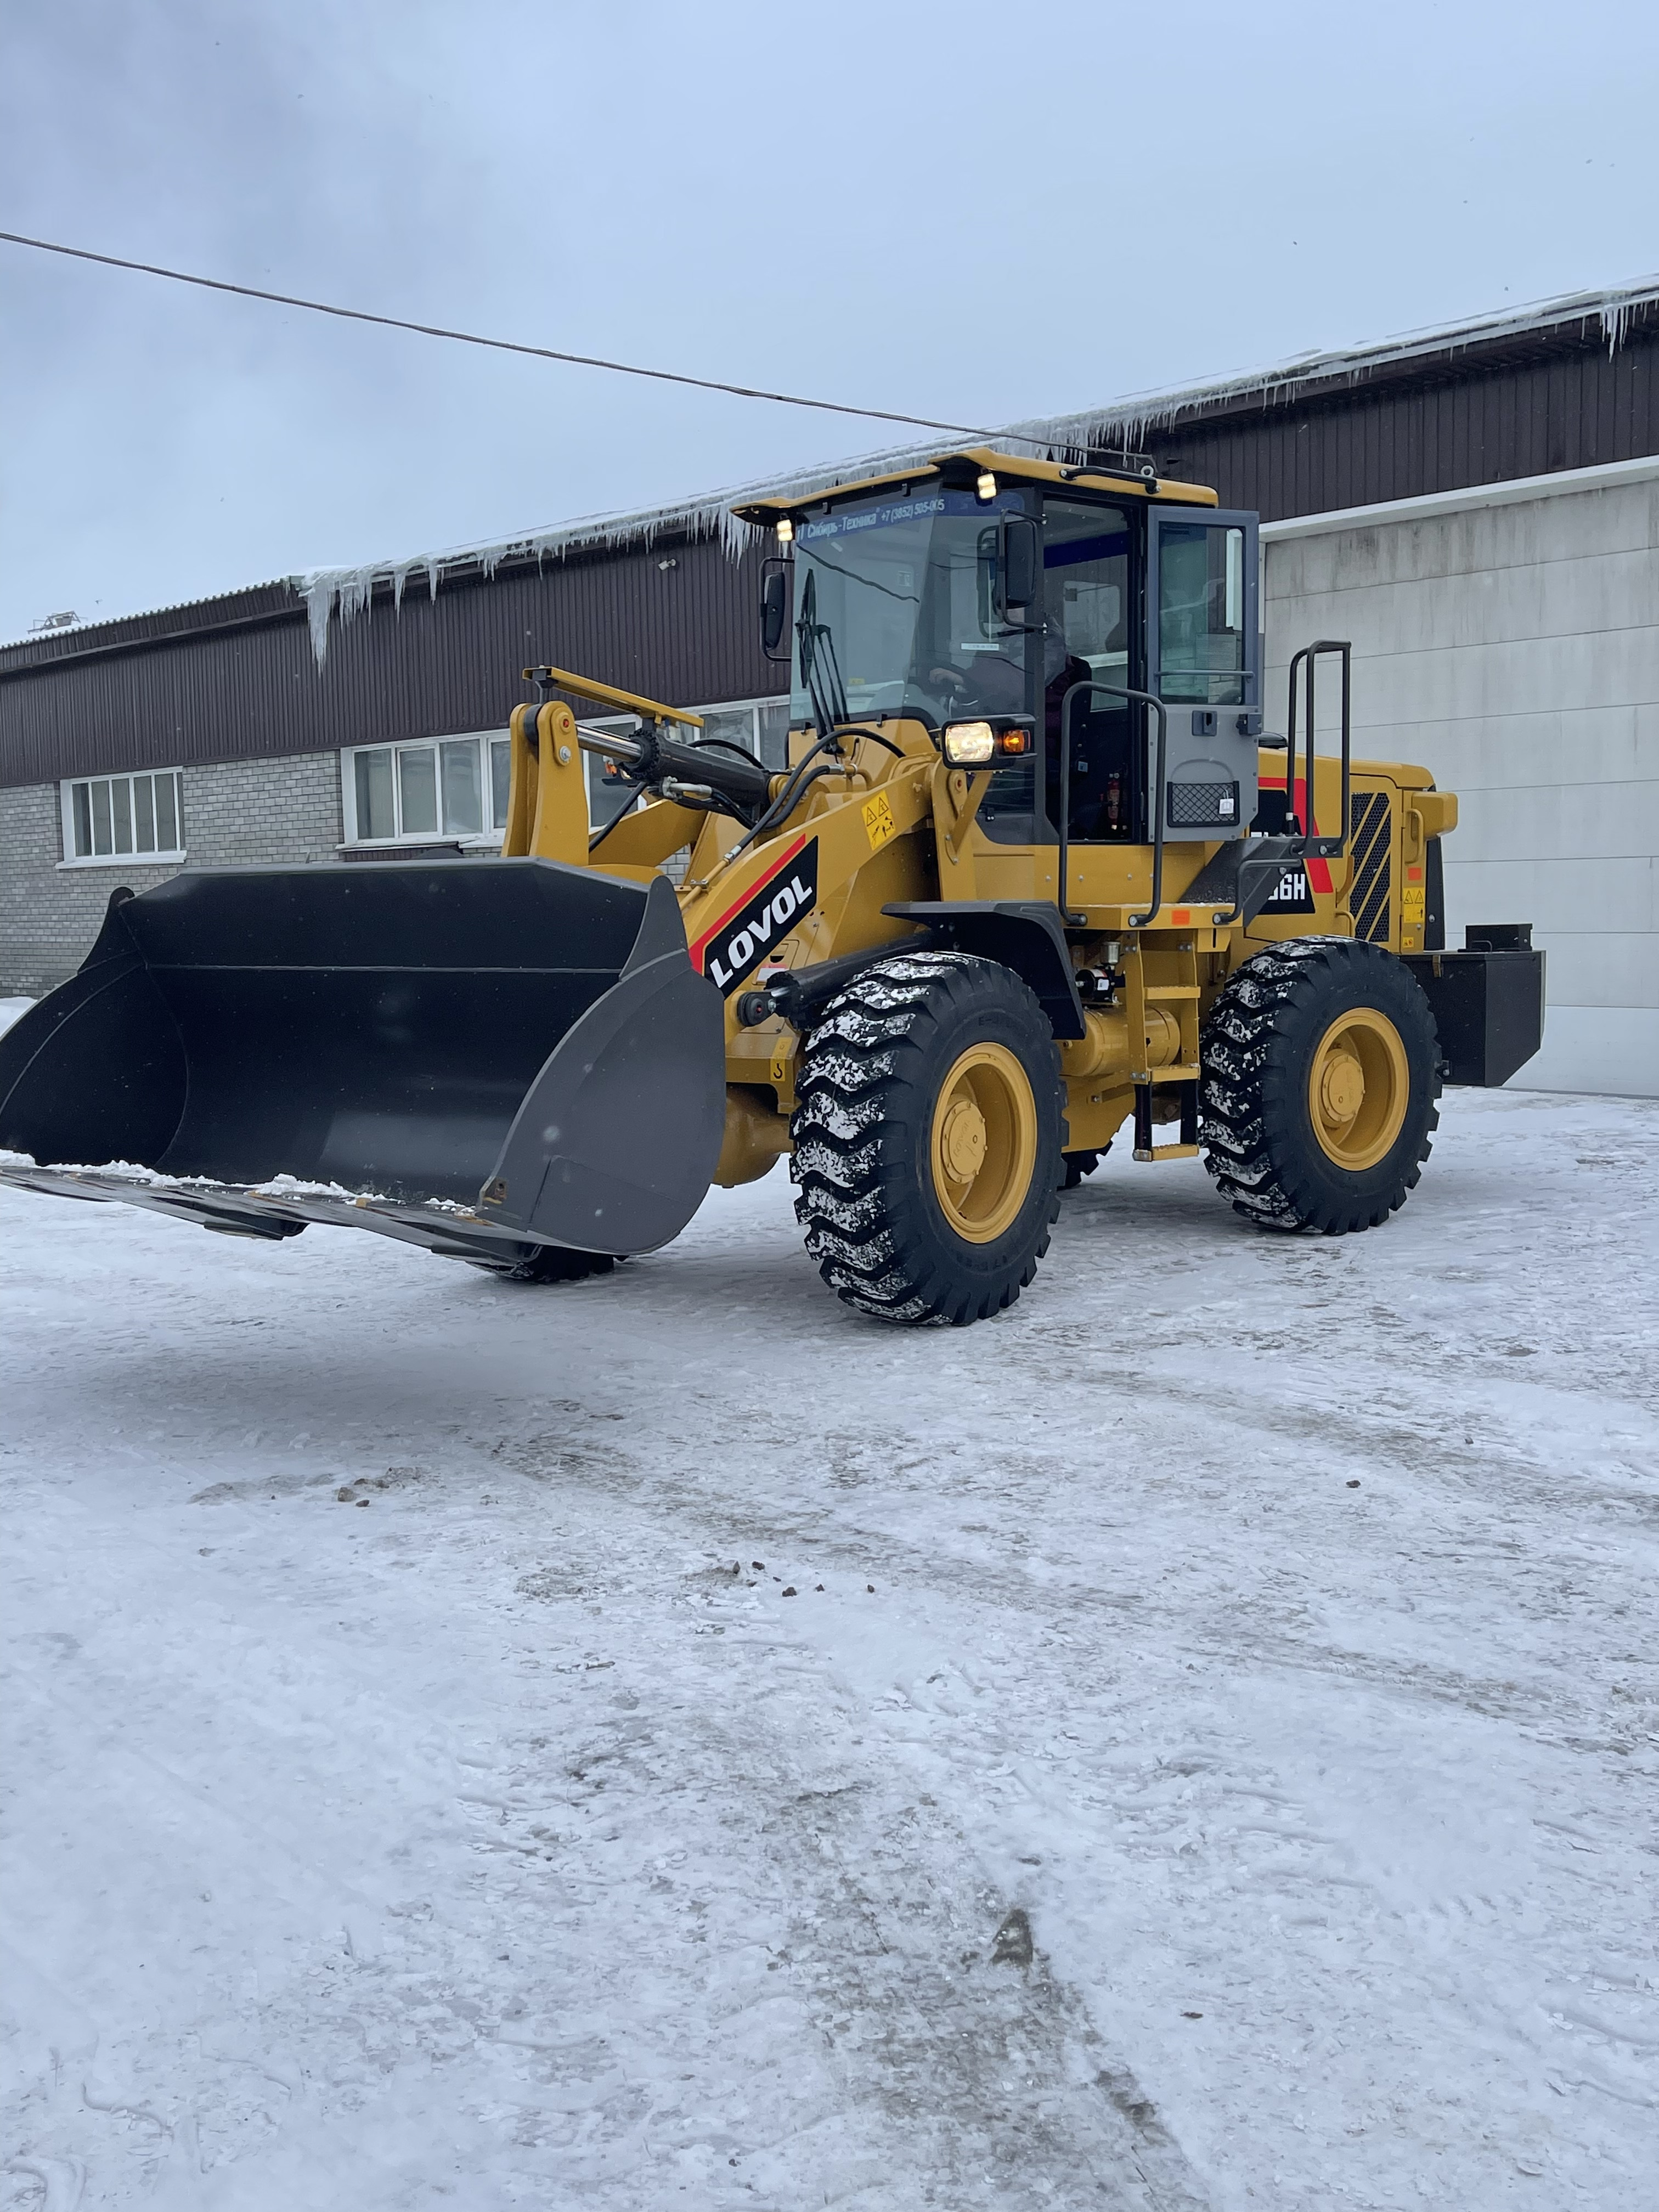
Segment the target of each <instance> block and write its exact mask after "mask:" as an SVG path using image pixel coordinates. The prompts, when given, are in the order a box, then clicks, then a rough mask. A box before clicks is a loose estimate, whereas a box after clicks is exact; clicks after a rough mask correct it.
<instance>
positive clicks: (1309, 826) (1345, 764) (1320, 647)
mask: <svg viewBox="0 0 1659 2212" xmlns="http://www.w3.org/2000/svg"><path fill="white" fill-rule="evenodd" d="M1321 653H1340V654H1341V656H1342V817H1341V820H1342V832H1341V835H1340V836H1339V837H1336V838H1332V837H1329V836H1323V837H1321V836H1316V833H1315V829H1314V731H1315V725H1314V671H1315V668H1316V665H1317V663H1318V656H1319V655H1320V654H1321ZM1352 659H1353V643H1352V640H1351V639H1348V638H1338V637H1322V638H1318V639H1316V641H1314V643H1313V644H1312V645H1304V646H1303V647H1302V648H1301V649H1300V651H1299V652H1297V653H1292V654H1291V667H1290V696H1289V698H1288V700H1287V702H1286V705H1287V708H1288V712H1287V714H1286V716H1285V728H1286V730H1287V732H1288V737H1287V739H1286V751H1285V811H1286V813H1287V814H1288V815H1290V816H1291V818H1293V819H1295V820H1296V826H1297V831H1298V833H1299V834H1300V836H1302V838H1303V840H1304V843H1305V845H1306V848H1307V850H1308V852H1309V853H1310V854H1311V855H1312V856H1313V857H1314V858H1316V859H1318V860H1340V858H1341V856H1342V854H1344V853H1345V852H1346V850H1347V843H1348V821H1349V814H1350V811H1351V810H1352V799H1353V761H1352V754H1353V732H1352ZM1304 660H1305V661H1306V662H1307V664H1308V722H1307V746H1306V752H1305V758H1306V761H1307V777H1306V784H1307V793H1308V818H1307V820H1306V821H1305V822H1304V821H1302V820H1301V819H1300V818H1299V817H1297V816H1296V708H1297V697H1296V694H1297V671H1298V669H1299V668H1300V667H1301V665H1302V664H1303V662H1304Z"/></svg>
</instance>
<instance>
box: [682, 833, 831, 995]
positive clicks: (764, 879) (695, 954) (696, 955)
mask: <svg viewBox="0 0 1659 2212" xmlns="http://www.w3.org/2000/svg"><path fill="white" fill-rule="evenodd" d="M805 842H806V839H805V835H803V836H799V837H797V838H796V840H795V842H794V843H793V845H792V846H791V847H790V848H789V849H788V851H787V853H785V854H783V856H782V858H781V860H775V861H774V863H773V865H772V866H770V867H769V869H768V870H767V872H766V873H765V874H764V875H763V876H757V878H755V880H754V882H753V883H752V884H750V886H749V888H748V890H746V891H744V894H743V896H742V897H741V898H738V899H734V900H733V901H732V904H731V905H730V906H729V907H727V908H726V912H725V913H724V914H723V915H721V916H720V920H719V921H711V922H710V923H709V925H708V928H707V929H705V930H704V932H703V933H702V936H701V937H700V938H699V939H697V941H696V944H695V945H693V946H692V947H691V965H692V966H693V967H694V968H695V969H696V970H697V972H698V974H699V975H701V974H702V956H703V954H704V953H705V952H707V951H708V940H709V939H710V938H711V937H718V936H719V935H720V932H721V930H723V929H724V928H725V927H726V923H727V922H728V921H731V919H732V915H734V914H737V913H738V912H740V911H741V909H742V908H744V907H746V906H747V905H748V903H749V902H750V899H751V898H757V897H758V896H760V894H761V892H762V891H763V890H765V888H766V886H767V885H768V884H769V883H771V882H772V881H773V880H774V878H776V877H778V876H781V874H782V873H783V872H784V870H785V869H786V868H787V866H789V863H790V862H791V860H794V859H795V858H796V856H797V855H798V854H799V852H800V850H801V848H802V847H803V846H804V845H805Z"/></svg>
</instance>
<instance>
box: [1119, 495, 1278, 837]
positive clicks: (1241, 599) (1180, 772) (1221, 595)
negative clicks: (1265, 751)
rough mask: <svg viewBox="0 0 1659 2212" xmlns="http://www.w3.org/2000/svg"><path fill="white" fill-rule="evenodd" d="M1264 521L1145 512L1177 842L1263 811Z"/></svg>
mask: <svg viewBox="0 0 1659 2212" xmlns="http://www.w3.org/2000/svg"><path fill="white" fill-rule="evenodd" d="M1257 520H1258V519H1257V517H1256V516H1255V515H1254V514H1249V513H1242V512H1240V513H1227V512H1224V511H1218V509H1216V508H1214V507H1158V506H1156V505H1154V506H1153V507H1151V509H1150V511H1149V513H1148V515H1147V562H1146V665H1147V669H1148V671H1149V683H1148V687H1147V688H1148V689H1149V690H1152V691H1154V692H1156V693H1157V695H1158V697H1159V698H1160V699H1161V700H1162V701H1163V702H1164V706H1165V708H1166V709H1167V710H1168V714H1169V746H1168V759H1167V764H1166V768H1165V773H1164V790H1163V792H1162V793H1159V794H1158V806H1159V811H1160V812H1161V814H1162V817H1163V823H1164V836H1165V838H1166V839H1167V840H1170V841H1171V842H1183V841H1184V842H1193V841H1197V842H1208V843H1214V842H1217V841H1218V840H1219V839H1222V838H1227V837H1240V836H1243V834H1244V832H1245V830H1246V829H1247V828H1248V827H1249V823H1250V821H1251V818H1252V817H1253V816H1254V815H1255V810H1256V758H1257V756H1256V739H1257V738H1258V737H1259V736H1260V735H1261V605H1260V566H1259V562H1260V550H1259V545H1258V540H1257ZM1151 738H1152V733H1151V732H1150V731H1149V732H1148V741H1149V744H1150V743H1151ZM1148 775H1149V777H1150V775H1151V767H1150V763H1149V768H1148Z"/></svg>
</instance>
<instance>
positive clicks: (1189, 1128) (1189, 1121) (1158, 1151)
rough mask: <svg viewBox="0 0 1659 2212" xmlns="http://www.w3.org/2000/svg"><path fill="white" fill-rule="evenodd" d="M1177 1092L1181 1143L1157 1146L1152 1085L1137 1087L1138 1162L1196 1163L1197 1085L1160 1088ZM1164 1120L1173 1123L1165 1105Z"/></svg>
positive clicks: (1142, 1084)
mask: <svg viewBox="0 0 1659 2212" xmlns="http://www.w3.org/2000/svg"><path fill="white" fill-rule="evenodd" d="M1158 1087H1159V1088H1160V1089H1162V1090H1164V1091H1174V1092H1175V1093H1176V1100H1175V1103H1176V1104H1177V1105H1178V1107H1179V1109H1180V1114H1181V1141H1180V1143H1179V1144H1176V1145H1158V1144H1154V1143H1153V1141H1152V1124H1153V1115H1152V1085H1151V1084H1150V1083H1137V1084H1136V1085H1135V1158H1137V1159H1138V1160H1195V1159H1196V1158H1198V1085H1197V1083H1196V1082H1184V1083H1164V1084H1162V1085H1159V1086H1158ZM1174 1118H1175V1117H1174V1115H1171V1114H1170V1112H1169V1110H1168V1107H1167V1105H1166V1107H1165V1109H1164V1113H1163V1114H1162V1115H1159V1116H1158V1119H1159V1120H1162V1121H1172V1120H1173V1119H1174Z"/></svg>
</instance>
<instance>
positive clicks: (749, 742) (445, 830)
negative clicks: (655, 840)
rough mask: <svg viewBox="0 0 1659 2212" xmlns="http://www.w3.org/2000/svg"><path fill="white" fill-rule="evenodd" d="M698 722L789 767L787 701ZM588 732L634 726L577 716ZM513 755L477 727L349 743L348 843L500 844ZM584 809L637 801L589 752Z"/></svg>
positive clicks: (773, 764)
mask: <svg viewBox="0 0 1659 2212" xmlns="http://www.w3.org/2000/svg"><path fill="white" fill-rule="evenodd" d="M691 711H692V712H693V713H694V714H701V715H702V721H703V726H702V732H701V733H699V732H696V731H691V730H687V731H685V732H684V735H686V736H688V737H695V736H696V735H698V734H701V735H702V736H703V737H706V738H724V739H725V740H726V743H727V744H738V745H741V746H742V747H743V748H744V751H745V752H751V753H753V754H754V755H755V756H756V757H757V759H759V760H762V761H764V762H765V763H766V765H767V767H768V768H770V769H782V768H784V767H785V766H787V760H786V754H787V747H788V742H789V702H788V701H787V699H746V700H739V701H737V702H728V703H726V704H724V705H720V706H716V707H697V708H693V709H692V710H691ZM578 719H579V723H580V726H581V727H582V728H585V729H592V730H606V731H608V730H615V731H617V732H620V733H621V734H622V735H623V736H624V737H626V736H629V734H631V733H632V732H633V731H635V729H637V728H638V726H639V724H638V722H637V720H635V717H634V716H633V715H632V714H619V715H606V716H605V717H603V718H602V719H596V718H594V717H592V716H590V715H582V716H580V717H579V718H578ZM512 768H513V749H512V744H511V741H510V739H509V738H507V735H506V733H505V732H501V731H495V730H477V731H474V732H471V734H470V735H468V736H465V737H454V738H420V739H418V740H417V741H416V743H414V744H406V745H396V744H392V745H350V746H348V747H347V748H346V750H345V751H344V752H343V754H342V755H341V781H342V785H343V796H344V802H345V833H346V842H347V843H348V844H349V845H419V844H430V843H432V842H434V841H435V840H441V841H444V842H448V841H450V840H453V839H457V838H461V839H468V840H476V841H477V842H479V843H481V844H495V843H497V842H499V841H500V838H501V832H502V831H503V830H504V829H506V827H507V788H508V785H509V784H510V782H511V781H512ZM587 787H588V805H589V810H590V812H591V815H592V821H593V824H594V827H595V828H596V829H602V828H603V827H604V825H605V823H607V822H609V821H610V820H611V818H612V817H614V816H615V815H617V813H619V812H621V811H623V809H624V808H626V807H628V806H629V805H632V804H633V803H634V797H635V794H634V793H633V792H632V790H631V789H630V788H629V786H628V785H626V784H625V783H620V782H616V781H607V780H605V776H604V764H603V763H602V762H601V761H600V760H599V758H598V757H596V756H594V755H592V754H590V755H589V756H588V762H587Z"/></svg>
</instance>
